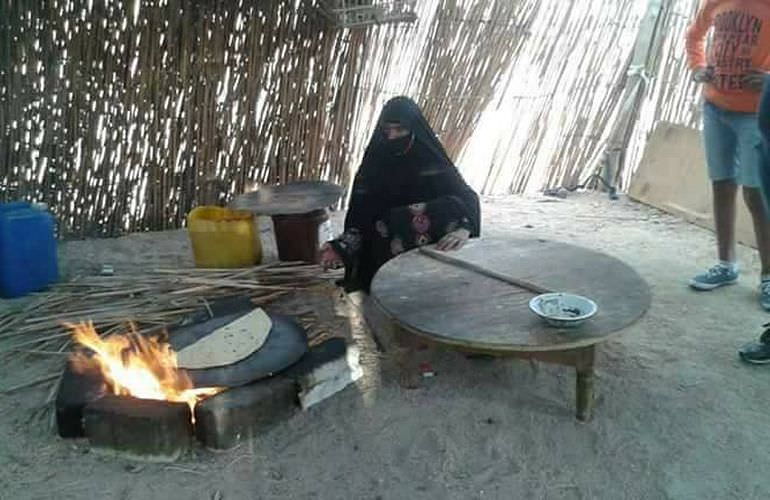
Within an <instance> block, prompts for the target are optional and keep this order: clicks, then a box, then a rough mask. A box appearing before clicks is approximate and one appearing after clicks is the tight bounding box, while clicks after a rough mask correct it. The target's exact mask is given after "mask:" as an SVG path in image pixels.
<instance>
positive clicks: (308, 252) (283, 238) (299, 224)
mask: <svg viewBox="0 0 770 500" xmlns="http://www.w3.org/2000/svg"><path fill="white" fill-rule="evenodd" d="M328 220H329V215H328V214H327V213H326V210H314V211H312V212H308V213H306V214H298V215H274V216H273V229H274V230H275V244H276V246H277V247H278V258H279V259H280V260H282V261H284V262H298V261H302V262H310V263H316V264H317V263H318V261H319V257H320V256H319V249H320V246H321V243H322V242H320V241H319V239H320V237H319V233H320V229H321V227H322V225H323V224H324V223H325V222H326V221H328Z"/></svg>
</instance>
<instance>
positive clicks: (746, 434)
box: [0, 195, 770, 500]
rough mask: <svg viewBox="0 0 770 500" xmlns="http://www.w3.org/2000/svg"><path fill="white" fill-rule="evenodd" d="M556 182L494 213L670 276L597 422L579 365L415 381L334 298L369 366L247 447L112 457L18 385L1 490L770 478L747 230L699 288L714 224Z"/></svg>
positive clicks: (673, 495)
mask: <svg viewBox="0 0 770 500" xmlns="http://www.w3.org/2000/svg"><path fill="white" fill-rule="evenodd" d="M545 201H546V200H532V199H522V198H504V199H498V200H494V201H491V200H488V202H487V203H486V204H485V207H484V208H485V224H486V226H485V229H486V233H487V234H489V235H492V234H494V235H503V234H515V235H519V236H520V235H532V236H538V237H546V238H551V239H559V240H564V241H569V242H574V243H577V244H581V245H585V246H588V247H592V248H596V249H600V250H603V251H605V252H607V253H609V254H612V255H614V256H616V257H619V258H620V259H623V260H624V261H626V262H627V263H629V264H631V265H633V266H634V267H635V268H636V269H638V270H639V272H640V273H641V274H643V275H644V276H645V277H647V279H648V281H649V283H650V285H651V287H652V289H653V294H654V299H653V306H652V309H651V310H650V312H649V313H648V314H647V316H646V317H645V318H644V319H643V320H642V321H641V322H640V323H638V324H637V325H636V326H634V327H633V328H631V329H629V330H628V331H627V332H626V334H625V335H622V336H620V337H617V339H616V340H614V341H612V342H609V343H607V344H606V345H605V346H604V347H603V349H602V350H601V352H600V356H599V360H598V370H599V380H598V390H599V400H598V403H597V408H596V415H595V418H594V420H593V421H592V422H591V423H589V424H587V425H586V424H580V423H578V422H576V421H575V419H574V417H573V404H574V399H573V398H574V396H573V390H574V380H573V373H572V372H571V371H570V370H568V369H566V368H560V367H554V366H546V365H539V366H537V367H533V366H532V365H530V363H528V362H523V361H512V360H498V361H493V362H484V361H478V360H476V361H473V360H467V359H465V358H463V357H461V356H459V355H457V354H454V353H451V352H436V353H432V354H431V357H432V361H433V366H434V368H435V369H436V370H437V372H438V376H437V377H435V378H432V379H426V380H425V382H426V383H425V384H424V387H423V388H422V389H420V390H418V391H411V392H407V391H403V390H402V389H400V387H399V386H398V385H397V383H396V376H395V369H394V367H393V363H392V361H391V360H390V359H389V358H388V357H386V356H382V355H380V354H378V353H377V352H376V350H375V349H374V348H373V344H372V342H371V340H370V337H369V335H368V334H367V332H366V328H365V326H364V323H363V321H362V319H361V317H360V315H359V314H358V312H357V310H356V309H355V308H354V307H352V306H346V305H345V304H344V303H337V304H332V303H330V304H327V306H328V307H329V308H334V307H336V310H335V311H333V312H334V313H336V314H337V316H338V317H343V318H347V321H346V322H343V324H342V325H338V327H339V328H340V332H341V333H343V334H346V335H352V336H353V338H354V339H356V341H357V342H358V343H359V344H360V345H361V346H362V348H363V349H364V361H365V367H366V371H367V374H366V377H365V379H364V380H362V381H361V383H360V384H359V386H358V387H355V388H349V389H348V390H346V391H345V392H344V393H342V394H340V395H338V396H337V397H335V398H332V399H331V400H328V401H326V402H324V403H323V404H322V405H320V406H318V407H316V408H314V409H312V410H311V411H309V412H307V413H299V414H297V415H296V416H295V417H293V418H292V419H290V420H289V421H287V422H285V423H283V424H280V425H278V426H277V427H275V428H273V429H271V430H269V431H267V432H265V434H264V435H263V436H262V437H261V438H260V439H258V440H255V441H254V442H251V443H249V444H248V445H245V446H242V447H241V448H239V449H237V450H234V451H232V452H228V453H223V454H212V453H209V452H207V451H203V450H200V451H199V452H197V453H196V456H194V457H191V458H190V459H189V460H187V461H185V462H184V463H180V464H177V465H174V466H162V465H139V466H137V465H134V464H130V463H127V462H121V461H115V460H111V459H105V458H101V457H98V456H95V455H93V454H92V453H90V452H89V450H88V446H87V445H86V444H85V443H80V442H65V441H62V440H59V439H58V438H56V437H54V436H53V435H51V434H50V433H48V432H47V431H44V430H43V426H42V425H41V424H40V422H37V421H31V420H30V409H31V408H33V407H34V406H35V405H36V404H38V403H39V401H40V400H41V399H43V398H44V397H45V394H44V392H43V391H42V390H30V391H27V392H21V393H18V394H14V395H12V396H8V397H0V498H2V499H5V498H8V499H28V498H40V499H43V498H56V499H67V498H78V499H79V498H88V499H90V498H116V499H137V500H138V499H155V498H159V499H164V500H168V499H206V500H208V499H211V498H223V499H235V498H238V499H241V498H243V499H246V498H248V499H255V498H292V499H294V498H322V499H338V498H345V499H348V498H350V499H421V498H426V499H445V498H451V499H455V498H456V499H474V498H500V499H514V498H515V499H519V498H521V499H530V498H531V499H541V498H542V499H583V498H584V499H594V498H602V499H613V500H614V499H659V498H660V499H677V500H679V499H732V498H735V499H754V498H756V499H759V498H768V497H770V483H768V481H767V479H766V475H767V471H768V467H770V446H768V445H767V443H766V442H765V439H766V436H767V435H768V432H770V389H769V388H770V368H761V367H759V368H757V367H748V366H744V365H742V364H741V363H740V362H739V361H738V359H737V356H736V354H735V349H736V348H737V347H738V346H739V345H741V343H743V342H744V341H747V340H749V339H751V338H753V337H756V336H757V335H758V334H759V333H760V332H761V328H760V327H761V325H762V323H763V322H765V321H767V320H768V315H767V314H766V313H763V312H762V311H761V310H760V309H759V306H758V304H757V303H756V299H755V294H756V284H757V281H758V277H757V274H756V268H757V259H756V258H755V257H754V256H753V252H751V251H749V250H748V249H745V248H743V249H741V250H740V256H741V258H742V262H743V265H744V268H745V269H747V272H746V274H745V276H744V279H743V280H742V282H741V284H739V285H737V286H734V287H730V288H729V289H726V290H720V291H716V292H711V293H706V294H697V293H694V292H691V291H690V290H688V289H687V287H686V286H685V285H684V284H683V283H684V282H685V280H686V279H687V278H689V277H690V276H691V275H692V274H693V273H695V272H696V271H698V270H700V269H701V268H702V267H704V266H706V265H709V264H710V263H711V262H712V256H713V246H714V241H713V237H712V235H711V234H710V233H708V232H706V231H703V230H700V229H698V228H695V227H693V226H690V225H687V224H685V223H682V222H680V221H677V220H676V219H673V218H671V217H668V216H666V215H662V214H659V213H657V212H654V211H652V210H649V209H647V208H644V207H641V206H637V205H635V204H632V203H628V202H624V201H620V202H610V201H608V200H607V199H606V198H605V197H602V196H599V195H575V196H572V197H570V198H568V199H567V200H564V201H561V200H560V201H554V200H547V202H545ZM266 230H267V228H266ZM61 254H62V262H63V265H64V268H65V271H66V272H67V273H68V274H70V275H73V274H78V273H81V272H89V271H92V270H94V269H97V268H98V267H99V266H100V265H101V264H102V263H107V264H112V265H113V266H114V267H115V268H116V270H117V271H118V272H125V273H129V272H131V270H132V269H135V268H137V267H144V266H150V265H151V266H175V265H187V264H189V263H190V261H191V259H190V256H189V246H188V243H187V241H186V236H185V234H184V233H183V232H172V233H163V234H143V235H134V236H131V237H127V238H123V239H119V240H111V241H85V242H70V243H67V244H64V245H63V246H62V251H61ZM598 278H599V277H597V279H598ZM329 300H330V301H331V300H332V299H329ZM39 370H40V367H39V366H37V365H36V364H35V363H33V362H32V361H27V362H26V363H25V365H23V366H19V365H12V366H3V367H0V386H3V387H7V386H9V385H13V384H15V383H19V381H22V380H24V378H25V377H31V376H34V375H35V374H36V373H39Z"/></svg>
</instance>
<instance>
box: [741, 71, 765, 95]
mask: <svg viewBox="0 0 770 500" xmlns="http://www.w3.org/2000/svg"><path fill="white" fill-rule="evenodd" d="M767 79H770V72H767V71H765V70H761V69H753V70H751V71H749V72H748V74H747V75H746V76H744V77H743V84H744V85H745V86H746V88H748V89H751V90H756V91H757V92H759V91H761V90H762V86H763V85H764V84H765V80H767Z"/></svg>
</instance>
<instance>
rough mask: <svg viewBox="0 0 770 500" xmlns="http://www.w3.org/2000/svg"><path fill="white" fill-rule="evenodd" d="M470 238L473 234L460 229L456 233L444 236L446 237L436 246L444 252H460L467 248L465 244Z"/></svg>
mask: <svg viewBox="0 0 770 500" xmlns="http://www.w3.org/2000/svg"><path fill="white" fill-rule="evenodd" d="M470 236H471V233H470V231H468V230H467V229H458V230H456V231H452V232H451V233H447V234H446V235H444V237H443V238H441V240H439V242H438V243H437V244H436V249H437V250H440V251H442V252H449V251H452V250H459V249H461V248H462V247H463V246H465V243H466V242H467V241H468V238H470Z"/></svg>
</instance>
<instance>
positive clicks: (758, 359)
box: [738, 323, 770, 365]
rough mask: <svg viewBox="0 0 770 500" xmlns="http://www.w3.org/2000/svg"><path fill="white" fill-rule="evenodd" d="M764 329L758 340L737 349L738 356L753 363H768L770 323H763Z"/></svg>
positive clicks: (769, 355)
mask: <svg viewBox="0 0 770 500" xmlns="http://www.w3.org/2000/svg"><path fill="white" fill-rule="evenodd" d="M764 328H765V331H764V333H762V335H761V336H760V337H759V341H758V342H751V343H749V344H746V345H745V346H743V347H741V348H740V349H738V356H740V357H741V359H742V360H743V361H745V362H746V363H751V364H753V365H766V364H770V323H767V324H765V325H764Z"/></svg>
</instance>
